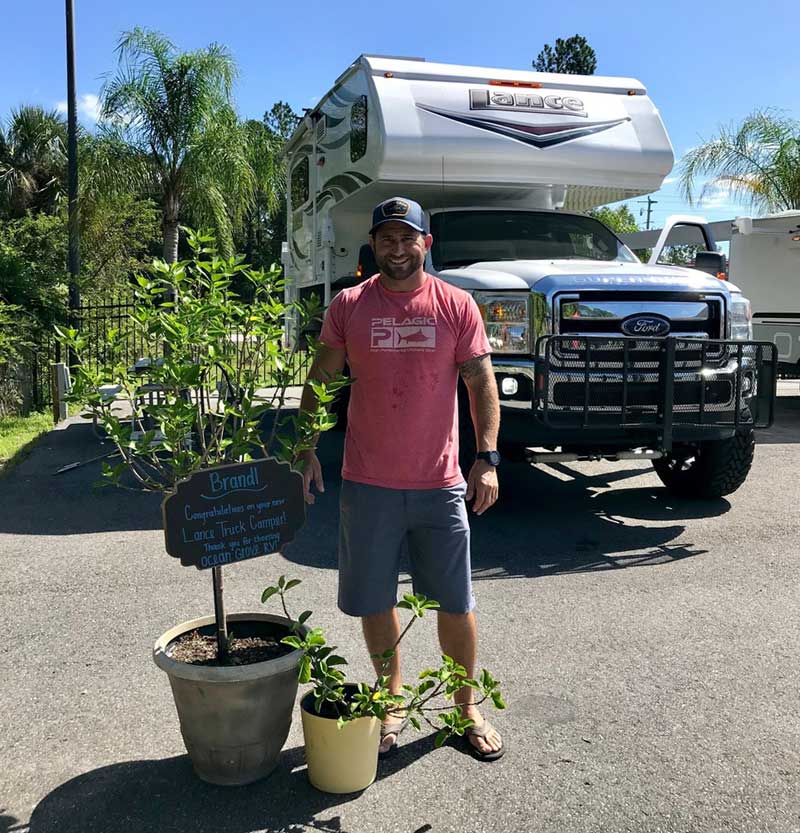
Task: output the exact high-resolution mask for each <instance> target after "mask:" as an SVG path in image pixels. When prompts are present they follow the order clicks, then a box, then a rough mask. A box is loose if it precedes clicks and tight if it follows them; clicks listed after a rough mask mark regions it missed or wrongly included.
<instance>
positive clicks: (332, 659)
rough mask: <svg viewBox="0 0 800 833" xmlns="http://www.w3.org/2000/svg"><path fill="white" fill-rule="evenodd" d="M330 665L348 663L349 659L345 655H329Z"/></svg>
mask: <svg viewBox="0 0 800 833" xmlns="http://www.w3.org/2000/svg"><path fill="white" fill-rule="evenodd" d="M328 665H347V660H346V659H345V658H344V657H340V656H337V655H336V654H333V656H330V657H328Z"/></svg>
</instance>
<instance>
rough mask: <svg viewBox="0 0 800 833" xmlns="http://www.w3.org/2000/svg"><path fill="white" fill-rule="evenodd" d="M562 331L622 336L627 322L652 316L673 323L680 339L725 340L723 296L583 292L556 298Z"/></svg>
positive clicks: (558, 318)
mask: <svg viewBox="0 0 800 833" xmlns="http://www.w3.org/2000/svg"><path fill="white" fill-rule="evenodd" d="M556 304H557V312H558V314H557V320H558V332H559V333H560V334H562V335H566V334H568V333H575V334H576V335H585V336H601V335H608V336H615V335H616V336H620V335H623V334H624V331H623V329H622V324H623V322H624V321H625V319H627V318H629V317H631V316H634V315H637V314H652V315H657V316H660V317H661V318H665V319H666V320H667V321H669V322H670V332H669V334H670V335H671V336H675V337H677V338H705V339H723V338H725V329H724V326H725V320H724V307H723V299H722V296H709V295H705V294H696V295H689V296H687V295H685V294H676V293H670V292H652V293H648V294H647V295H646V296H645V297H642V295H641V294H640V295H637V296H634V295H631V294H630V293H627V292H580V293H574V294H573V293H570V294H566V295H564V294H562V295H559V296H558V297H557V298H556Z"/></svg>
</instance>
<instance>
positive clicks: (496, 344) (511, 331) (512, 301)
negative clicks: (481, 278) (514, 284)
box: [473, 292, 531, 353]
mask: <svg viewBox="0 0 800 833" xmlns="http://www.w3.org/2000/svg"><path fill="white" fill-rule="evenodd" d="M473 297H474V298H475V301H476V303H477V304H478V309H479V310H480V311H481V315H482V316H483V323H484V325H485V327H486V336H487V338H488V339H489V344H490V346H491V348H492V350H493V351H494V352H495V353H530V352H531V327H530V320H531V319H530V309H529V303H530V293H528V294H526V295H521V294H519V293H517V294H511V293H509V294H506V293H497V292H475V293H474V294H473Z"/></svg>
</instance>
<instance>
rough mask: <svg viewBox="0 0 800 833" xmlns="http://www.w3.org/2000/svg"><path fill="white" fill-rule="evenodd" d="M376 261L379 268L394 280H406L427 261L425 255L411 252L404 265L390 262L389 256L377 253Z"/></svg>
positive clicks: (384, 274)
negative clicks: (384, 256)
mask: <svg viewBox="0 0 800 833" xmlns="http://www.w3.org/2000/svg"><path fill="white" fill-rule="evenodd" d="M375 262H376V263H377V264H378V268H379V269H380V270H381V274H382V275H383V276H384V277H387V278H390V279H391V280H393V281H404V280H406V279H407V278H410V277H411V275H413V274H414V272H416V271H417V269H419V268H420V266H422V264H423V263H424V262H425V257H424V255H420V254H416V253H415V254H410V255H409V256H408V258H407V259H406V262H405V263H404V264H402V266H398V265H396V264H393V263H390V262H389V260H388V258H383V257H378V255H377V254H376V255H375Z"/></svg>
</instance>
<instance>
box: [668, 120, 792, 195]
mask: <svg viewBox="0 0 800 833" xmlns="http://www.w3.org/2000/svg"><path fill="white" fill-rule="evenodd" d="M799 166H800V123H798V122H796V121H794V120H792V119H789V118H786V117H785V116H783V115H781V114H780V113H777V112H774V111H771V110H763V111H756V112H754V113H752V114H750V115H749V116H748V117H747V118H746V119H745V120H744V121H743V122H742V123H741V124H740V125H739V126H738V127H735V126H733V125H729V126H725V127H720V128H719V131H718V134H717V136H716V137H715V138H713V139H711V140H709V141H707V142H703V143H702V144H701V145H699V146H698V147H696V148H693V149H692V150H690V151H689V152H688V153H687V154H686V156H685V157H684V158H683V160H682V162H681V180H680V187H681V192H682V194H683V196H684V197H685V198H686V199H687V200H688V202H689V203H690V204H694V201H695V195H696V194H697V189H698V184H699V182H700V180H701V179H702V178H704V177H710V180H709V181H708V182H706V184H705V185H704V186H703V187H701V188H700V193H699V198H700V199H701V200H702V198H703V196H704V195H706V194H707V193H708V192H709V190H710V188H713V187H722V188H724V189H726V191H727V192H728V194H729V195H730V196H731V197H732V198H733V199H735V200H737V201H740V202H744V203H747V204H749V205H751V206H752V207H753V208H756V209H761V210H764V211H780V210H786V209H790V208H796V207H798V206H800V173H799V172H798V167H799Z"/></svg>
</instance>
